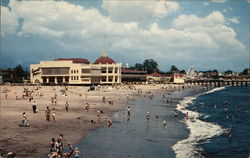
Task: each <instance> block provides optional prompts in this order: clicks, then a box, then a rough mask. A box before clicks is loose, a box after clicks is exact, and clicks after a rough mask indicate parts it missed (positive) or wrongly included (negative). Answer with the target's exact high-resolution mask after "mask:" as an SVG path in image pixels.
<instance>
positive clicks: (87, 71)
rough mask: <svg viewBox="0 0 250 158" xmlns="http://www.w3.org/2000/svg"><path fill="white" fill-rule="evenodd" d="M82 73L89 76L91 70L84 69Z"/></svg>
mask: <svg viewBox="0 0 250 158" xmlns="http://www.w3.org/2000/svg"><path fill="white" fill-rule="evenodd" d="M82 73H83V74H85V73H86V74H89V73H90V69H82Z"/></svg>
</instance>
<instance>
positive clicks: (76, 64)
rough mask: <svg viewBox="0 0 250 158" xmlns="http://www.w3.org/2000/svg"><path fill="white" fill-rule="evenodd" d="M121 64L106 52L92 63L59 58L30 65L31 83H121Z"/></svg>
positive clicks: (78, 59)
mask: <svg viewBox="0 0 250 158" xmlns="http://www.w3.org/2000/svg"><path fill="white" fill-rule="evenodd" d="M121 67H122V66H121V64H117V63H115V61H114V60H113V59H111V58H109V57H108V56H107V54H106V51H103V52H102V56H101V57H100V58H98V59H97V60H96V61H95V62H94V63H90V62H89V61H88V60H87V59H80V58H67V59H66V58H59V59H55V60H54V61H40V63H39V64H31V65H30V81H31V83H56V84H57V83H58V84H60V83H67V84H116V83H121Z"/></svg>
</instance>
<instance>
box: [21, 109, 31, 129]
mask: <svg viewBox="0 0 250 158" xmlns="http://www.w3.org/2000/svg"><path fill="white" fill-rule="evenodd" d="M21 126H29V123H28V120H27V115H26V112H23V114H22V124H21Z"/></svg>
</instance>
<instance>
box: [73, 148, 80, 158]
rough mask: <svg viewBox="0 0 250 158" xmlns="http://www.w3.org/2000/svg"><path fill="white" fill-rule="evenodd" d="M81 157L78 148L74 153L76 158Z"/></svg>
mask: <svg viewBox="0 0 250 158" xmlns="http://www.w3.org/2000/svg"><path fill="white" fill-rule="evenodd" d="M79 157H80V150H79V149H78V147H76V148H75V151H74V158H79Z"/></svg>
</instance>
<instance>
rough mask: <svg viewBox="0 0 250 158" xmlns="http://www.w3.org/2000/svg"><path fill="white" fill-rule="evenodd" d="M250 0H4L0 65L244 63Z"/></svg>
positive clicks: (239, 66)
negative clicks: (78, 60)
mask: <svg viewBox="0 0 250 158" xmlns="http://www.w3.org/2000/svg"><path fill="white" fill-rule="evenodd" d="M249 7H250V0H180V1H170V0H168V1H163V0H157V1H154V0H137V1H136V0H126V1H122V0H67V1H58V0H56V1H52V0H46V1H20V0H19V1H16V0H2V1H1V56H0V62H1V65H0V67H2V68H7V67H15V66H16V65H18V64H21V65H22V66H24V67H29V65H30V64H36V63H39V61H44V60H53V59H55V58H69V57H70V58H87V59H88V60H89V61H91V62H94V61H95V60H96V59H97V58H98V57H100V56H101V52H102V50H103V49H105V50H106V51H107V54H108V56H109V57H111V58H113V59H114V60H115V61H116V62H117V63H122V64H126V63H129V65H130V66H133V65H134V64H135V63H143V61H144V60H145V59H154V60H155V61H157V63H158V65H159V68H160V70H162V71H169V69H170V66H171V65H175V66H177V67H178V68H179V69H184V70H186V71H187V70H188V69H189V68H190V67H191V66H193V67H194V68H195V69H196V70H198V71H204V70H213V69H217V70H219V71H220V72H223V71H226V70H229V69H230V70H233V71H236V72H241V71H242V70H243V69H244V68H247V67H249V63H250V57H249V54H250V53H249V37H250V33H249V27H250V26H249V23H250V22H249Z"/></svg>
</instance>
